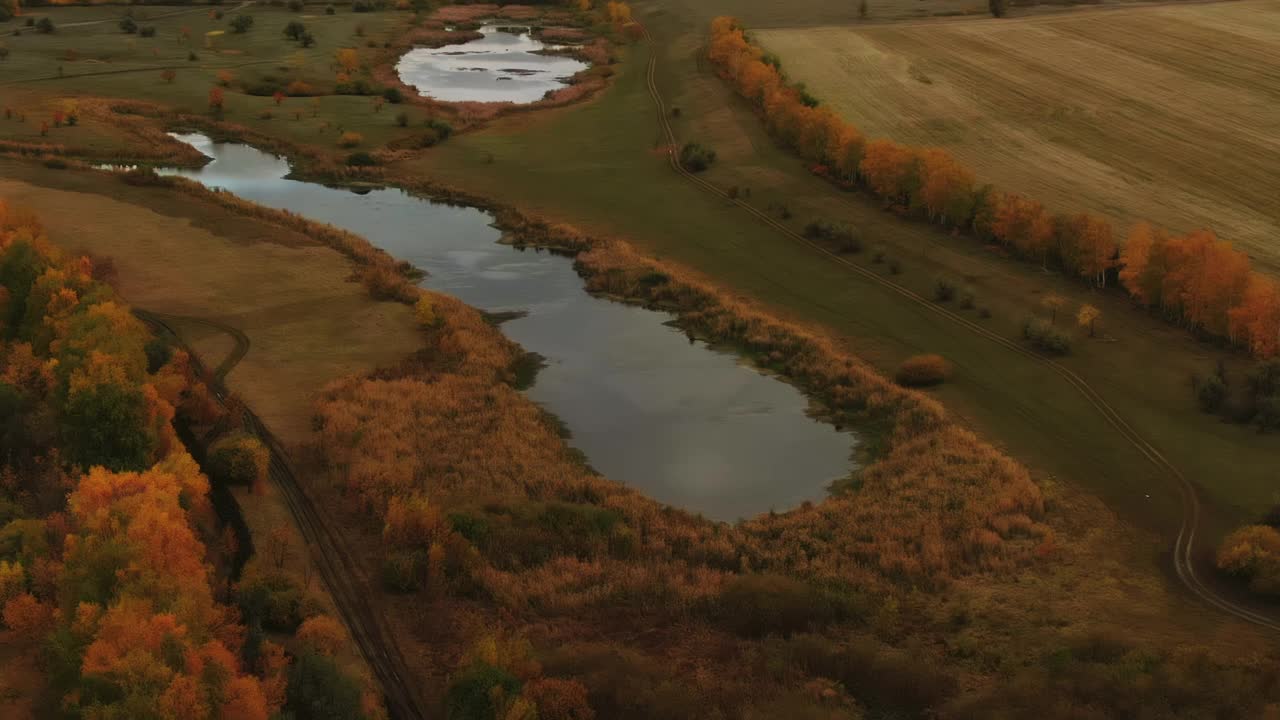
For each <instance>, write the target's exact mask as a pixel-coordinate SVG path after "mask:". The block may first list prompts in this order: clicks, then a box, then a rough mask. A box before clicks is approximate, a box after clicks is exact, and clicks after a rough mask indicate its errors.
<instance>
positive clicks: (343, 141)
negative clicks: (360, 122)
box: [338, 131, 364, 148]
mask: <svg viewBox="0 0 1280 720" xmlns="http://www.w3.org/2000/svg"><path fill="white" fill-rule="evenodd" d="M362 142H364V136H363V135H361V134H360V133H358V132H351V131H347V132H344V133H342V135H340V136H339V137H338V147H344V148H353V147H355V146H357V145H359V144H360V143H362Z"/></svg>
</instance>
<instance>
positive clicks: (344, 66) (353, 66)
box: [335, 48, 360, 74]
mask: <svg viewBox="0 0 1280 720" xmlns="http://www.w3.org/2000/svg"><path fill="white" fill-rule="evenodd" d="M335 57H336V58H337V62H338V68H339V69H340V70H341V72H345V73H347V74H351V73H354V72H355V71H356V70H359V69H360V53H359V51H357V50H356V49H355V48H342V49H341V50H339V51H338V52H337V53H335Z"/></svg>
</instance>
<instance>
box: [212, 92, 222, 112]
mask: <svg viewBox="0 0 1280 720" xmlns="http://www.w3.org/2000/svg"><path fill="white" fill-rule="evenodd" d="M224 98H225V95H224V94H223V92H222V88H220V87H215V88H210V89H209V109H210V110H213V111H214V112H220V111H221V110H222V106H223V102H224Z"/></svg>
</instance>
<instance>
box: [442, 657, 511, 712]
mask: <svg viewBox="0 0 1280 720" xmlns="http://www.w3.org/2000/svg"><path fill="white" fill-rule="evenodd" d="M519 693H520V680H519V679H518V678H516V677H515V676H514V675H512V674H511V673H509V672H507V671H506V670H503V669H502V668H500V667H494V666H493V665H489V664H488V663H483V662H477V663H475V664H473V665H472V666H471V667H469V668H467V669H466V670H465V671H463V672H462V673H461V674H459V675H458V677H457V678H456V679H454V681H453V683H452V684H450V685H449V692H448V695H447V696H446V698H445V717H446V718H448V720H492V719H493V718H496V717H498V711H499V710H500V709H501V708H502V707H503V705H504V704H505V703H504V700H505V699H507V698H514V697H516V696H517V695H518V694H519Z"/></svg>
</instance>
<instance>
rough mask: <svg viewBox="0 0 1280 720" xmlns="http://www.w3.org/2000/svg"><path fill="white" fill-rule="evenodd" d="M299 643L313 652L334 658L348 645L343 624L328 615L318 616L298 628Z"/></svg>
mask: <svg viewBox="0 0 1280 720" xmlns="http://www.w3.org/2000/svg"><path fill="white" fill-rule="evenodd" d="M297 638H298V642H299V643H300V644H301V645H302V646H303V647H305V648H307V649H309V650H311V651H312V652H316V653H319V654H321V655H325V656H328V657H333V656H334V655H336V654H338V652H339V651H340V650H341V649H342V648H343V647H345V646H347V644H348V642H349V641H348V640H347V631H346V630H345V629H344V628H343V627H342V623H340V622H338V621H337V620H335V619H333V618H332V617H329V616H328V615H316V616H315V617H312V618H308V619H307V620H305V621H303V623H302V624H301V625H299V626H298V632H297Z"/></svg>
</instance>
